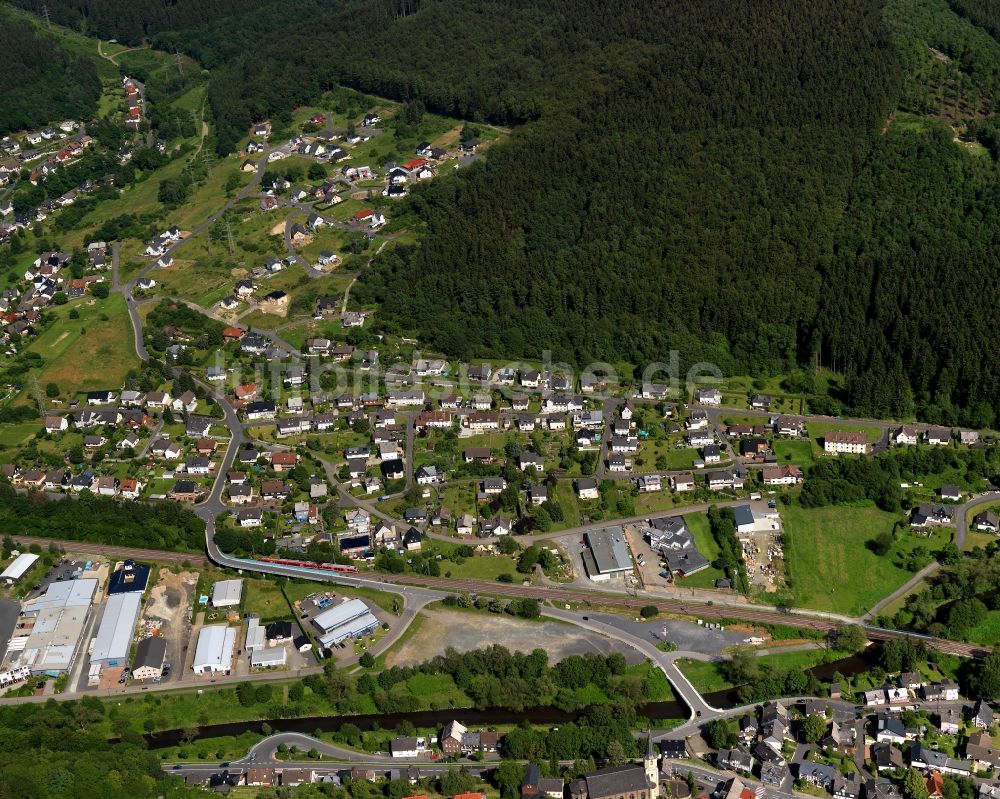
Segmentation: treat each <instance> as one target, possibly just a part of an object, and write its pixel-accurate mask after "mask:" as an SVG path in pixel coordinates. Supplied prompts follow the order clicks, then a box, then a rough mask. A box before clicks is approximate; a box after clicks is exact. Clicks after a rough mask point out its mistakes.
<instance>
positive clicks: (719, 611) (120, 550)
mask: <svg viewBox="0 0 1000 799" xmlns="http://www.w3.org/2000/svg"><path fill="white" fill-rule="evenodd" d="M12 538H13V539H14V540H15V541H18V542H20V543H22V544H27V545H32V544H38V545H39V546H42V547H48V546H49V545H50V544H55V545H57V546H59V547H61V548H62V549H65V550H67V551H70V552H72V553H74V554H79V555H94V556H102V557H119V558H132V559H134V560H152V561H158V562H161V563H177V564H180V563H185V562H187V563H190V564H191V565H192V566H199V567H201V566H206V565H209V564H210V563H211V561H210V560H209V558H208V557H206V556H205V555H197V554H194V553H184V552H167V551H163V550H158V549H142V548H138V547H120V546H114V545H110V544H92V543H88V542H84V541H66V540H62V539H52V538H40V537H37V536H24V535H14V536H12ZM223 565H227V564H223ZM240 565H241V566H243V567H244V568H247V569H253V570H256V571H263V572H267V571H268V569H267V567H268V566H271V565H273V564H267V563H263V562H254V561H241V564H240ZM318 574H320V573H319V572H318ZM322 574H323V575H324V579H325V580H329V581H330V582H334V583H335V582H336V581H335V580H331V579H330V578H331V577H336V575H334V574H331V573H330V572H326V573H322ZM351 577H352V580H353V581H357V582H359V583H371V584H372V586H373V587H376V588H377V587H379V586H382V587H385V586H386V584H389V585H398V586H400V587H403V586H418V587H421V588H428V589H432V590H435V591H441V592H443V593H451V594H455V593H478V594H485V595H488V596H500V597H506V598H510V599H520V598H524V597H530V598H532V599H537V600H539V601H540V602H552V603H554V604H558V603H563V604H565V603H573V604H581V605H584V606H593V607H608V608H618V609H627V610H631V611H635V612H636V614H638V611H639V609H640V608H642V607H644V606H646V605H655V606H656V607H657V609H659V610H660V611H661V612H663V613H674V614H678V615H683V616H691V617H693V618H698V619H707V620H711V621H720V620H723V619H736V620H739V621H745V622H750V623H754V622H755V623H758V624H781V625H785V626H789V627H798V628H800V629H805V630H817V631H819V632H832V631H833V630H836V629H837V628H838V627H839V626H840V624H841V623H840V622H839V621H835V620H832V619H823V618H818V617H815V616H806V615H802V614H798V613H784V612H782V611H778V610H768V609H767V608H759V607H753V606H738V605H713V604H710V603H708V602H694V601H690V600H680V599H663V598H657V597H627V596H621V595H618V594H607V593H601V592H598V591H584V590H581V589H574V588H560V587H556V586H536V585H520V584H517V583H500V582H491V581H488V580H471V579H453V578H446V577H427V576H423V575H417V574H375V573H371V572H360V573H358V574H357V575H351ZM859 623H860V622H859ZM862 626H863V627H864V628H865V632H866V633H867V635H868V638H869V639H870V640H872V641H892V640H899V639H907V638H909V639H913V640H919V641H923V642H924V643H926V644H927V646H929V647H931V648H933V649H936V650H938V651H939V652H944V653H946V654H950V655H958V656H961V657H973V658H981V657H984V656H985V655H986V654H988V650H987V649H985V648H984V647H982V646H977V645H975V644H966V643H963V642H961V641H948V640H946V639H943V638H933V637H931V636H927V635H921V634H918V633H909V632H902V631H899V630H887V629H884V628H881V627H872V626H868V625H864V624H862Z"/></svg>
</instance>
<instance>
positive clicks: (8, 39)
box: [0, 12, 101, 136]
mask: <svg viewBox="0 0 1000 799" xmlns="http://www.w3.org/2000/svg"><path fill="white" fill-rule="evenodd" d="M0 52H3V53H5V57H4V68H3V70H0V136H5V135H7V134H8V133H10V132H12V131H20V130H27V129H32V128H39V127H44V126H46V125H49V124H52V123H54V122H60V121H62V120H64V119H81V118H83V119H90V117H91V116H93V114H94V112H95V111H96V110H97V100H98V99H99V98H100V96H101V82H100V80H99V79H98V77H97V70H96V68H95V67H94V64H93V62H91V61H90V60H88V59H86V58H84V57H82V56H76V55H73V54H72V53H69V52H67V51H66V50H64V49H62V48H61V47H60V46H59V44H58V43H57V42H56V40H55V39H54V38H52V37H51V36H46V35H44V34H42V33H39V32H38V31H37V30H36V29H35V28H34V27H32V26H31V25H29V24H28V23H26V22H20V21H17V20H14V19H12V18H11V17H10V16H9V13H8V14H4V13H2V12H0Z"/></svg>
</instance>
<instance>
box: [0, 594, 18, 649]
mask: <svg viewBox="0 0 1000 799" xmlns="http://www.w3.org/2000/svg"><path fill="white" fill-rule="evenodd" d="M20 614H21V604H20V603H19V602H18V601H17V600H15V599H0V660H3V656H4V655H5V654H7V643H8V642H9V641H10V636H11V634H12V633H13V632H14V628H15V627H16V626H17V617H18V616H19V615H20Z"/></svg>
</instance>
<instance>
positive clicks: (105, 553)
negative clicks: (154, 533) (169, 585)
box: [11, 535, 210, 566]
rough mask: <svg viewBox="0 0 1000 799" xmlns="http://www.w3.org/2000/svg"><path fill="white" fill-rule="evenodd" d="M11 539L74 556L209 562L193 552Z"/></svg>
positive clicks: (55, 540) (28, 536)
mask: <svg viewBox="0 0 1000 799" xmlns="http://www.w3.org/2000/svg"><path fill="white" fill-rule="evenodd" d="M11 538H13V539H14V541H16V542H18V543H20V544H26V545H28V546H31V545H33V544H37V545H38V546H40V547H42V549H48V547H49V546H50V545H52V544H55V545H56V546H57V547H59V548H60V549H64V550H66V551H67V552H72V553H73V554H74V555H98V556H101V557H120V558H123V559H131V560H152V561H158V562H160V563H185V562H187V563H190V564H191V565H192V566H207V565H209V563H210V561H209V559H208V558H207V557H205V556H204V555H199V554H197V553H194V552H168V551H166V550H162V549H142V548H139V547H120V546H115V545H113V544H92V543H89V542H87V541H66V540H63V539H57V538H40V537H38V536H32V535H12V536H11Z"/></svg>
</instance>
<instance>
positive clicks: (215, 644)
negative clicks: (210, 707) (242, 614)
mask: <svg viewBox="0 0 1000 799" xmlns="http://www.w3.org/2000/svg"><path fill="white" fill-rule="evenodd" d="M237 582H239V581H237ZM236 630H237V628H236V627H228V626H226V625H225V624H210V625H209V626H208V627H202V628H201V632H200V633H198V645H197V646H196V647H195V650H194V661H193V662H192V664H191V668H192V669H193V671H194V673H195V674H204V673H205V672H209V673H210V674H216V673H218V672H226V671H229V669H230V667H231V666H232V663H233V647H234V646H235V645H236Z"/></svg>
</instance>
